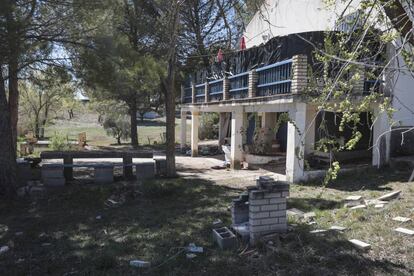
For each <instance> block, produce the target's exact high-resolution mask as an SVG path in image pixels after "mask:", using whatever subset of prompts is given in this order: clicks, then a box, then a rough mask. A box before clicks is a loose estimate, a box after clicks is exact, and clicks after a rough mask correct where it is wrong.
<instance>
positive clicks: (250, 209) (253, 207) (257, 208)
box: [249, 205, 261, 212]
mask: <svg viewBox="0 0 414 276" xmlns="http://www.w3.org/2000/svg"><path fill="white" fill-rule="evenodd" d="M260 210H261V207H260V206H259V205H258V206H249V211H250V212H260Z"/></svg>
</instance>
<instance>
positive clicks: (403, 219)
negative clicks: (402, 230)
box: [392, 217, 411, 222]
mask: <svg viewBox="0 0 414 276" xmlns="http://www.w3.org/2000/svg"><path fill="white" fill-rule="evenodd" d="M392 220H394V221H398V222H409V221H411V218H405V217H395V218H393V219H392Z"/></svg>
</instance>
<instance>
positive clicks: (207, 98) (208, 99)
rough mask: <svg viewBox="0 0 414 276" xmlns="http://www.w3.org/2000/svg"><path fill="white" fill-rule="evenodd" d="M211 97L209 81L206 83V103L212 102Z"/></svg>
mask: <svg viewBox="0 0 414 276" xmlns="http://www.w3.org/2000/svg"><path fill="white" fill-rule="evenodd" d="M209 96H210V93H209V85H208V81H206V83H205V88H204V102H206V103H208V102H209V101H210V98H209Z"/></svg>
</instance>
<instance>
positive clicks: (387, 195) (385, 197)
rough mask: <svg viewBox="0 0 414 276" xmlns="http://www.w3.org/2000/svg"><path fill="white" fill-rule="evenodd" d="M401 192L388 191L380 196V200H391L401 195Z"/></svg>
mask: <svg viewBox="0 0 414 276" xmlns="http://www.w3.org/2000/svg"><path fill="white" fill-rule="evenodd" d="M400 194H401V191H396V192H392V193H388V194H386V195H383V196H380V197H379V198H378V200H381V201H390V200H393V199H396V198H398V197H399V196H400Z"/></svg>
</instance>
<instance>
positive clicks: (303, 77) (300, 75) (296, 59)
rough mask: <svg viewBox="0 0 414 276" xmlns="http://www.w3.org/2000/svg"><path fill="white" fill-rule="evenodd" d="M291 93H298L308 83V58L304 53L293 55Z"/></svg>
mask: <svg viewBox="0 0 414 276" xmlns="http://www.w3.org/2000/svg"><path fill="white" fill-rule="evenodd" d="M292 59H293V64H292V74H293V76H292V87H291V93H292V94H300V93H302V92H303V91H304V89H305V88H306V86H307V85H308V58H307V56H305V55H297V56H293V58H292Z"/></svg>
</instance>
